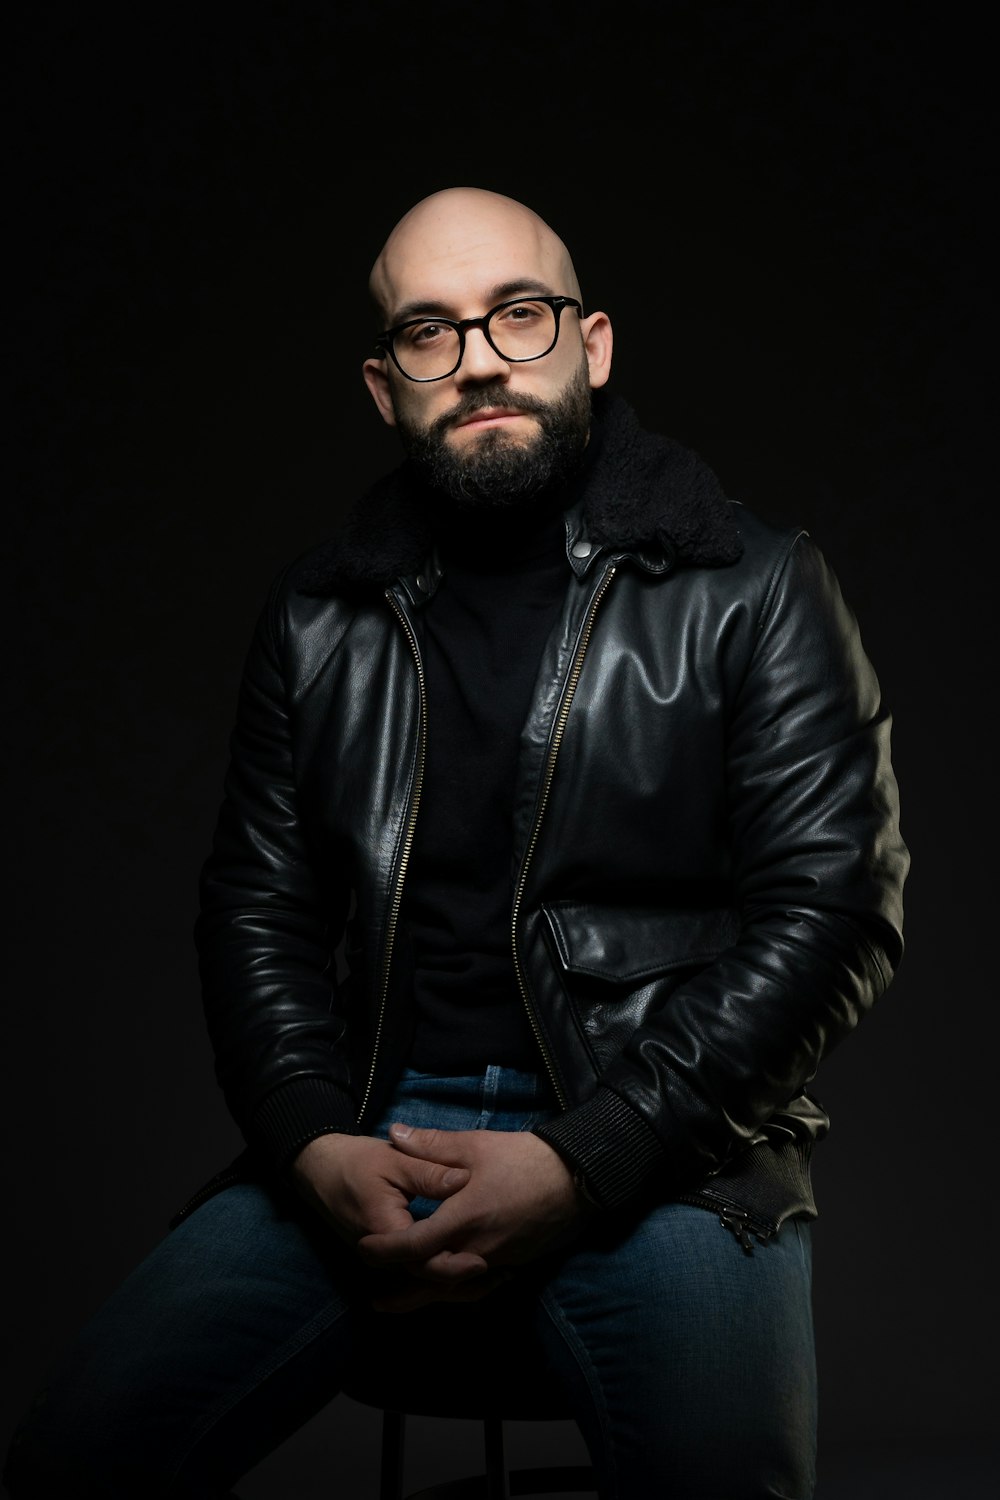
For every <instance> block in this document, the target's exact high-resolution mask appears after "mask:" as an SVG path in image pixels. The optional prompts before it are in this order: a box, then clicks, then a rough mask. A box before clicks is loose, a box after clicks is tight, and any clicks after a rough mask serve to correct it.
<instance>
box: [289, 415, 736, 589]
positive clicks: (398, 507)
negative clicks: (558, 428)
mask: <svg viewBox="0 0 1000 1500" xmlns="http://www.w3.org/2000/svg"><path fill="white" fill-rule="evenodd" d="M594 407H595V416H596V417H597V419H598V420H599V421H600V422H601V427H602V432H603V439H602V442H601V446H600V452H599V454H598V455H597V458H596V461H595V463H594V466H593V469H592V471H591V472H590V474H589V476H588V478H587V482H586V485H585V486H584V489H583V494H582V497H581V502H580V506H579V508H578V514H579V518H580V523H581V527H582V532H583V534H584V535H585V536H586V537H587V538H588V540H590V541H591V542H593V543H596V544H597V545H598V546H599V547H601V548H608V549H611V550H613V551H625V552H631V553H633V554H638V555H640V557H641V560H642V561H643V562H644V563H645V564H646V565H647V566H648V565H650V563H651V562H653V559H654V558H655V557H656V556H659V558H660V567H661V568H662V566H663V561H664V560H665V559H666V560H669V562H670V563H671V564H672V565H673V566H677V567H709V568H711V567H720V566H723V565H725V564H727V563H732V562H735V561H736V560H737V558H738V557H739V556H740V555H741V553H742V551H743V543H742V540H741V538H740V533H739V528H738V526H737V521H736V515H737V509H738V508H737V507H736V506H735V505H734V504H733V503H732V502H731V501H730V500H728V499H727V498H726V495H725V494H724V493H723V490H722V487H721V485H720V484H719V481H718V479H717V478H716V476H715V474H714V472H713V471H712V470H711V469H710V468H709V467H708V465H707V464H706V463H704V462H703V461H702V459H701V458H699V457H698V455H697V454H696V453H694V452H693V451H692V450H691V449H690V448H685V447H684V446H683V445H682V444H680V443H677V442H675V441H674V440H673V439H672V438H668V437H662V436H660V435H659V434H656V433H651V432H647V431H645V429H644V428H642V427H640V425H639V420H638V418H637V416H636V414H635V412H634V411H633V410H632V408H631V406H629V405H628V403H627V402H625V401H623V400H622V399H621V398H620V397H608V396H607V395H606V394H605V393H603V392H596V393H595V398H594ZM573 529H574V530H577V528H575V527H574V528H573ZM577 534H579V532H577ZM433 547H434V537H433V535H432V533H431V528H430V523H429V520H428V517H427V514H426V510H425V508H424V507H423V506H422V505H421V503H420V490H419V486H418V485H417V484H416V482H415V480H414V477H413V474H412V471H411V469H410V466H409V465H408V464H407V463H403V464H401V465H400V466H399V468H397V469H394V470H393V471H392V473H391V474H388V475H387V476H386V477H385V478H384V479H382V480H380V481H379V483H378V484H376V485H375V486H373V488H372V489H370V490H369V491H368V492H367V494H365V495H364V496H362V498H361V500H360V501H359V503H357V504H356V505H355V506H354V507H353V509H352V510H351V511H350V512H349V514H348V516H347V518H346V520H345V522H344V524H343V526H342V527H341V529H340V531H339V532H338V533H337V535H336V536H334V537H333V538H332V539H331V540H330V541H329V542H327V543H325V544H323V545H322V546H320V547H318V548H317V549H316V551H315V552H314V553H313V554H312V555H311V557H310V559H309V561H308V562H307V563H306V565H305V566H304V568H303V569H302V571H301V573H300V575H299V578H298V580H297V585H298V588H299V589H300V590H301V592H302V593H305V594H316V595H327V594H335V593H339V592H341V591H343V590H347V591H355V590H357V589H358V588H362V589H364V588H365V587H366V586H367V587H375V586H380V587H383V588H384V587H385V586H386V585H387V584H390V583H392V582H394V581H395V580H396V579H397V578H403V577H407V576H410V575H412V574H414V573H416V572H418V571H419V570H420V569H421V568H422V567H424V566H425V564H426V562H427V559H428V558H429V557H430V555H431V553H432V551H433Z"/></svg>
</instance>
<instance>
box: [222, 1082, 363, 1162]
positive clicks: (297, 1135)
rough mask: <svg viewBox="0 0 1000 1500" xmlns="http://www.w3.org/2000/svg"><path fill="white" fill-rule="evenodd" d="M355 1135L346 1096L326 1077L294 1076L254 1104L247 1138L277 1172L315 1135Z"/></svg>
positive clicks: (351, 1110)
mask: <svg viewBox="0 0 1000 1500" xmlns="http://www.w3.org/2000/svg"><path fill="white" fill-rule="evenodd" d="M331 1131H334V1132H336V1133H337V1134H339V1135H359V1134H360V1131H359V1130H358V1126H357V1123H356V1121H355V1118H354V1109H353V1106H352V1103H351V1100H350V1098H349V1097H348V1095H347V1094H345V1093H344V1091H343V1089H340V1088H338V1087H337V1085H336V1084H335V1083H330V1082H329V1080H328V1079H326V1078H295V1079H293V1080H292V1081H291V1082H290V1083H285V1084H282V1086H281V1087H280V1088H277V1089H273V1090H272V1091H271V1093H270V1094H267V1095H266V1096H265V1098H264V1099H263V1100H262V1101H261V1102H260V1104H258V1106H257V1108H256V1110H255V1111H254V1114H253V1118H252V1119H251V1121H250V1126H249V1129H248V1130H247V1139H248V1140H249V1141H251V1142H252V1144H253V1146H254V1148H255V1150H257V1151H259V1152H260V1155H261V1156H262V1157H263V1158H264V1159H265V1160H266V1161H267V1163H268V1164H269V1165H270V1166H272V1167H275V1168H277V1170H278V1171H279V1172H280V1171H282V1170H283V1169H284V1168H285V1167H287V1166H288V1164H289V1162H290V1161H291V1160H292V1158H293V1157H294V1156H295V1155H296V1154H297V1153H298V1152H299V1151H301V1150H302V1147H303V1146H305V1145H307V1144H308V1142H309V1141H312V1140H315V1139H316V1137H317V1136H318V1135H327V1134H328V1133H330V1132H331Z"/></svg>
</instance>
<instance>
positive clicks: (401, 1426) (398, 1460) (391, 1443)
mask: <svg viewBox="0 0 1000 1500" xmlns="http://www.w3.org/2000/svg"><path fill="white" fill-rule="evenodd" d="M405 1432H406V1417H405V1416H404V1415H403V1413H402V1412H401V1411H383V1413H382V1477H381V1481H380V1484H379V1492H378V1494H379V1500H403V1439H404V1436H405Z"/></svg>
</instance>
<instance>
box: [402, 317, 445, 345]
mask: <svg viewBox="0 0 1000 1500" xmlns="http://www.w3.org/2000/svg"><path fill="white" fill-rule="evenodd" d="M453 333H454V330H453V329H451V328H449V327H448V325H447V323H434V322H432V321H431V320H430V319H428V320H427V322H426V323H413V324H411V326H410V327H409V328H404V329H403V331H402V332H401V333H400V334H399V338H400V339H401V340H402V341H403V343H404V344H407V345H408V346H409V347H410V348H411V349H416V348H425V347H426V346H427V345H428V344H433V343H435V342H436V341H438V340H440V339H442V338H446V337H447V336H448V335H449V334H453Z"/></svg>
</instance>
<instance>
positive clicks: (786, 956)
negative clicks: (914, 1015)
mask: <svg viewBox="0 0 1000 1500" xmlns="http://www.w3.org/2000/svg"><path fill="white" fill-rule="evenodd" d="M599 410H600V411H601V412H602V413H603V421H602V426H603V440H602V444H601V447H600V451H599V458H598V460H597V462H596V465H595V466H594V470H593V473H592V475H591V477H590V480H589V482H588V485H587V488H586V490H585V492H584V494H583V497H582V499H581V500H580V501H579V502H578V503H577V504H576V505H575V506H574V508H573V509H572V510H571V511H570V512H569V513H568V514H567V516H566V546H567V557H568V563H569V566H568V569H567V590H566V599H565V605H564V608H563V612H562V617H561V620H560V621H559V624H558V625H557V627H556V629H555V630H554V632H553V634H552V635H551V637H550V639H549V641H548V644H547V646H546V648H545V652H544V656H543V660H542V662H541V666H540V670H539V674H538V678H537V685H536V689H535V693H534V700H533V703H532V706H531V710H530V713H529V716H528V719H527V721H526V723H525V725H524V730H523V734H522V740H521V759H520V769H519V780H518V784H517V793H516V799H515V818H514V828H513V855H514V869H515V871H516V875H515V879H514V885H513V896H512V903H511V914H510V937H511V952H512V956H513V961H514V964H515V968H516V973H517V979H518V983H519V987H520V991H521V995H522V998H523V1003H524V1005H525V1007H526V1009H527V1012H528V1015H529V1017H530V1019H531V1024H532V1026H533V1029H534V1032H535V1035H536V1037H537V1040H538V1046H539V1054H540V1057H541V1058H542V1059H543V1060H544V1061H543V1066H544V1068H545V1069H546V1070H547V1072H548V1073H549V1075H550V1076H551V1079H552V1082H553V1084H554V1085H555V1089H556V1091H557V1093H558V1096H559V1100H560V1102H561V1104H562V1105H563V1112H562V1113H561V1115H560V1116H559V1117H558V1118H556V1119H555V1120H553V1121H552V1122H551V1123H550V1124H549V1125H546V1126H543V1127H541V1129H540V1131H539V1133H540V1134H541V1135H543V1136H544V1137H545V1138H546V1139H548V1140H549V1141H550V1142H551V1143H552V1144H553V1145H554V1146H555V1147H556V1148H557V1149H558V1150H560V1151H561V1152H562V1153H563V1155H564V1156H565V1157H567V1159H568V1160H569V1161H570V1162H571V1163H573V1165H574V1166H575V1167H576V1168H577V1169H578V1170H579V1172H580V1174H581V1181H582V1183H583V1185H584V1186H585V1187H586V1189H587V1190H588V1191H589V1192H590V1194H591V1195H592V1196H593V1198H594V1199H595V1200H596V1201H597V1202H598V1203H600V1204H601V1205H603V1206H606V1207H615V1206H617V1205H620V1204H623V1203H626V1202H628V1201H629V1200H631V1199H633V1198H635V1196H636V1195H637V1194H641V1193H643V1192H645V1191H653V1192H656V1193H660V1194H668V1195H673V1196H680V1197H688V1198H690V1199H692V1200H693V1201H699V1202H705V1203H715V1204H716V1206H720V1207H721V1208H722V1209H723V1211H724V1212H725V1211H726V1210H727V1209H729V1210H732V1211H733V1212H735V1213H736V1214H737V1215H738V1216H739V1215H740V1214H741V1213H742V1219H741V1221H740V1222H741V1224H742V1225H743V1226H744V1227H745V1226H746V1225H749V1227H750V1228H751V1229H756V1230H757V1232H758V1233H760V1234H761V1235H762V1236H763V1235H766V1234H767V1233H770V1232H773V1229H774V1228H775V1227H776V1225H777V1224H778V1223H780V1221H781V1219H782V1218H784V1217H785V1216H786V1215H787V1214H788V1213H790V1212H800V1213H812V1212H814V1211H815V1209H814V1205H813V1204H812V1199H811V1196H810V1194H809V1190H808V1177H807V1173H806V1172H805V1164H806V1162H807V1159H808V1153H809V1149H810V1147H811V1145H812V1142H813V1141H814V1140H815V1139H817V1138H818V1137H819V1136H821V1135H822V1134H824V1133H825V1131H826V1129H827V1126H828V1121H827V1117H826V1115H825V1113H824V1111H823V1110H822V1108H821V1107H820V1106H819V1104H818V1103H817V1102H816V1101H815V1100H814V1099H812V1098H811V1097H810V1096H809V1094H807V1093H806V1092H805V1088H806V1085H807V1084H808V1083H809V1081H810V1080H811V1079H812V1077H813V1075H814V1073H815V1072H816V1069H817V1067H818V1065H819V1063H820V1060H821V1058H822V1057H823V1055H824V1054H825V1053H826V1052H828V1051H829V1049H830V1048H831V1047H832V1046H833V1045H834V1044H835V1043H836V1042H838V1041H839V1040H840V1039H841V1038H842V1037H844V1036H846V1035H847V1033H848V1032H850V1031H851V1030H852V1029H853V1027H854V1026H855V1024H856V1023H857V1021H858V1020H859V1018H860V1017H861V1016H862V1015H863V1014H864V1012H865V1011H866V1010H867V1009H868V1008H869V1007H870V1006H871V1005H872V1003H873V1002H874V1000H875V999H876V998H877V997H878V996H879V995H881V993H882V991H883V990H884V989H885V987H886V985H887V984H888V982H889V980H890V977H891V975H892V973H893V970H894V967H895V965H896V964H897V962H898V960H899V958H900V955H901V952H902V938H901V889H902V884H903V880H904V878H905V874H906V870H907V866H908V855H907V852H906V849H905V847H904V845H903V843H902V841H901V839H900V835H899V831H898V824H897V794H896V785H895V781H894V779H893V775H892V771H891V768H890V760H889V728H890V719H889V715H888V714H887V713H886V712H885V710H884V709H883V708H882V707H881V705H880V696H879V688H878V684H877V681H876V678H875V675H874V672H873V670H872V667H871V665H870V663H869V661H868V659H867V657H866V655H865V653H864V651H863V649H862V646H861V642H860V639H859V635H858V631H857V628H856V625H855V621H854V618H853V616H852V614H851V613H850V611H849V610H848V608H847V607H846V606H845V604H844V602H843V600H842V598H841V594H840V591H839V589H838V586H837V583H836V581H835V579H834V577H833V575H832V574H831V571H830V569H829V567H828V566H827V564H826V563H825V562H824V559H823V557H822V556H821V554H820V552H819V551H818V550H817V548H816V547H815V545H814V544H813V543H812V542H811V541H810V540H809V538H808V536H807V535H806V534H805V533H804V532H803V531H801V530H779V529H775V528H773V527H771V526H770V525H767V524H765V523H764V522H762V521H761V520H759V519H758V518H756V517H755V516H754V515H752V514H750V513H749V512H747V511H746V510H745V509H744V508H743V507H741V506H739V505H737V504H734V503H733V502H731V501H729V500H727V499H726V497H725V496H724V495H723V494H722V492H721V490H720V489H719V487H718V483H717V481H716V480H715V476H714V475H713V474H712V472H711V471H710V470H709V469H708V468H707V467H706V466H704V465H703V464H702V463H701V462H700V461H699V460H698V459H697V458H696V457H695V455H693V454H692V453H690V452H689V451H688V450H686V449H683V448H681V447H680V446H679V445H677V444H674V443H672V442H671V441H670V440H668V439H666V438H661V437H656V436H653V435H651V434H648V433H645V432H644V431H642V430H641V429H640V427H639V425H638V423H637V421H636V418H635V416H634V413H633V412H632V411H631V409H630V408H629V407H627V406H626V405H625V404H624V403H623V402H621V401H614V400H612V401H610V402H602V404H601V406H600V407H599ZM410 485H411V480H410V479H409V476H408V471H407V466H406V465H403V466H402V468H401V469H400V470H398V471H396V473H395V474H394V475H391V476H390V477H389V479H388V480H387V481H385V482H383V484H382V485H381V486H379V487H378V488H377V489H376V490H375V491H373V492H372V493H371V494H370V495H369V496H368V497H366V500H365V502H364V505H363V506H362V507H360V508H358V509H356V510H355V511H354V513H353V514H352V516H351V517H350V519H349V521H348V523H347V524H346V526H345V527H344V528H343V529H342V532H341V534H340V535H339V536H338V537H337V538H335V540H334V541H333V542H332V543H330V544H328V545H327V546H326V547H324V548H321V549H318V550H316V551H313V552H310V553H309V554H307V555H306V556H305V557H303V558H301V559H299V560H298V561H297V562H296V563H293V564H292V565H291V566H290V567H289V568H288V569H286V570H285V572H284V573H283V574H282V575H281V576H280V577H279V578H278V579H277V581H276V582H275V584H274V587H273V589H272V591H271V594H270V598H269V600H268V602H267V604H266V607H265V609H264V611H263V613H262V615H261V618H260V621H259V624H258V628H257V632H256V636H255V639H254V641H253V644H252V646H251V649H250V652H249V656H248V659H247V663H246V671H245V677H244V682H243V687H242V691H241V700H240V706H239V713H238V722H237V727H236V730H235V733H234V736H233V740H232V758H231V765H230V769H229V773H228V778H227V782H226V792H225V799H224V804H223V807H222V811H221V815H220V819H219V824H218V829H217V833H216V838H215V842H214V848H213V852H212V854H211V856H210V858H209V860H208V862H207V864H206V866H205V869H204V873H203V879H202V911H201V915H200V917H199V921H198V924H197V930H196V937H197V944H198V949H199V953H200V962H201V971H202V976H203V985H204V1000H205V1007H206V1015H207V1020H208V1025H209V1029H210V1034H211V1037H212V1041H213V1045H214V1047H215V1051H216V1057H217V1072H218V1078H219V1081H220V1083H221V1085H222V1087H223V1089H224V1091H225V1096H226V1099H227V1101H228V1104H229V1106H230V1108H231V1110H232V1113H233V1115H234V1116H235V1118H236V1120H237V1122H238V1123H239V1125H240V1126H241V1128H242V1130H243V1131H244V1134H245V1136H246V1139H247V1141H248V1143H249V1153H248V1155H247V1156H246V1157H245V1158H243V1159H241V1164H240V1166H239V1168H238V1170H239V1171H245V1170H248V1163H249V1164H250V1165H251V1166H252V1164H253V1163H257V1164H262V1165H263V1167H264V1170H267V1169H268V1168H271V1169H278V1170H280V1169H281V1167H282V1166H283V1165H284V1164H286V1163H287V1162H288V1160H289V1159H290V1158H291V1156H292V1155H293V1154H294V1153H295V1151H296V1150H297V1149H299V1148H300V1147H301V1146H302V1145H303V1144H304V1143H305V1142H306V1141H307V1140H309V1139H310V1138H312V1137H313V1136H315V1135H318V1134H320V1133H322V1132H323V1131H326V1130H338V1131H344V1130H346V1131H352V1132H353V1131H364V1129H365V1128H366V1124H367V1123H368V1122H369V1121H370V1120H371V1119H372V1117H373V1115H374V1114H375V1113H376V1111H377V1110H378V1109H379V1108H380V1106H381V1105H382V1104H383V1103H384V1102H385V1099H386V1097H387V1094H388V1093H389V1091H390V1090H391V1087H392V1085H393V1082H394V1080H395V1077H396V1076H397V1073H398V1070H399V1068H400V1067H401V1065H402V1063H403V1061H404V1055H405V1044H406V1037H407V993H406V991H407V982H406V973H405V962H401V961H400V959H401V955H400V953H399V949H400V946H401V944H400V934H399V931H398V918H399V912H400V904H401V896H402V890H403V885H404V882H405V878H406V866H407V858H408V853H409V849H410V845H411V842H412V838H413V830H414V827H415V820H416V819H417V818H418V817H419V815H420V789H421V773H422V765H423V753H424V752H423V729H424V723H425V720H426V714H427V705H426V702H425V700H424V684H423V674H422V667H421V650H420V640H421V614H422V611H423V609H424V607H425V606H426V604H427V601H428V600H429V599H431V598H432V597H433V595H434V591H435V588H436V587H437V585H438V582H439V577H440V574H439V568H438V564H437V562H436V560H435V556H434V552H433V539H432V538H431V537H430V536H429V535H426V534H425V533H424V532H423V531H422V526H423V522H422V520H421V518H420V517H421V513H420V511H419V506H418V505H417V504H416V501H415V499H414V495H413V493H412V491H411V489H410ZM338 950H339V951H338ZM338 971H339V972H338ZM487 1060H488V1059H487ZM484 1061H485V1060H484ZM223 1175H225V1174H223ZM730 1227H734V1226H733V1225H732V1224H731V1226H730Z"/></svg>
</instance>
